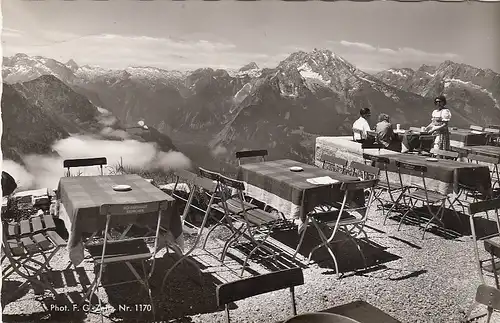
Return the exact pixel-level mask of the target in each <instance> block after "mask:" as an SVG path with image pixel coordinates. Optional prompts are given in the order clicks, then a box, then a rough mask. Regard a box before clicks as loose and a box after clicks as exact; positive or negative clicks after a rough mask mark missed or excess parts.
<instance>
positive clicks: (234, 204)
mask: <svg viewBox="0 0 500 323" xmlns="http://www.w3.org/2000/svg"><path fill="white" fill-rule="evenodd" d="M198 170H199V172H200V176H201V177H204V178H207V179H209V180H212V181H213V182H214V183H217V186H216V193H215V194H216V195H215V198H216V201H217V202H216V203H214V205H213V206H212V209H213V210H216V211H218V212H219V213H221V214H222V215H223V216H222V218H221V219H220V220H219V221H217V223H215V224H214V225H213V226H212V228H210V230H209V231H208V233H207V235H206V237H205V240H204V241H203V247H202V248H203V249H204V250H205V249H206V245H207V242H208V239H209V237H210V234H211V233H212V232H214V231H215V229H216V228H217V227H219V226H220V225H225V226H226V227H227V228H228V229H230V230H231V231H232V232H234V231H235V228H234V227H233V225H232V222H231V221H228V216H227V214H226V212H225V208H224V205H223V204H222V200H223V198H226V199H227V201H226V205H227V206H228V208H230V209H231V210H232V212H235V213H239V212H242V209H241V207H240V205H239V202H238V199H237V198H234V197H232V195H233V192H232V191H229V192H228V191H225V190H227V187H223V186H222V185H220V181H219V180H220V176H221V175H220V174H219V173H216V172H213V171H210V170H207V169H205V168H202V167H199V169H198ZM207 194H209V193H208V192H207ZM228 196H229V198H228ZM245 205H246V207H247V208H248V209H257V208H258V207H257V206H256V205H254V204H252V203H250V202H247V200H246V199H245Z"/></svg>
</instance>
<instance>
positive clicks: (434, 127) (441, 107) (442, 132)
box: [425, 95, 451, 150]
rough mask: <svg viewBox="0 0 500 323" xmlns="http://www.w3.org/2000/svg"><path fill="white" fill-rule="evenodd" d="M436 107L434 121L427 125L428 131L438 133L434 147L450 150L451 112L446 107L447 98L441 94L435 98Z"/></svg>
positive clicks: (433, 113) (433, 114) (433, 115)
mask: <svg viewBox="0 0 500 323" xmlns="http://www.w3.org/2000/svg"><path fill="white" fill-rule="evenodd" d="M434 104H435V105H436V109H435V110H434V111H432V121H431V123H430V124H429V125H428V126H427V127H425V130H426V131H427V132H430V133H432V134H435V135H437V136H436V139H435V141H434V148H435V149H440V150H450V130H449V129H448V122H449V121H450V120H451V112H450V110H448V109H447V108H446V98H445V97H444V96H443V95H440V96H438V97H436V98H435V99H434Z"/></svg>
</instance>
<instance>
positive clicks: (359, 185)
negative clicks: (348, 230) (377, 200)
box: [334, 179, 379, 231]
mask: <svg viewBox="0 0 500 323" xmlns="http://www.w3.org/2000/svg"><path fill="white" fill-rule="evenodd" d="M378 182H379V180H378V179H368V180H362V181H354V182H344V183H342V185H341V186H340V190H342V191H344V198H343V200H342V206H341V207H340V211H339V214H342V213H343V212H344V210H345V209H346V208H347V202H348V201H347V199H348V197H349V196H351V195H352V193H353V192H356V191H365V190H369V191H370V195H369V197H368V202H366V203H365V205H364V206H356V207H354V208H347V209H355V210H356V211H357V212H359V213H360V214H362V219H361V220H363V221H366V219H367V218H368V210H369V209H370V207H371V205H372V202H373V199H374V196H375V191H374V188H375V187H376V186H377V184H378ZM362 210H364V212H362ZM340 218H341V216H339V217H337V223H336V224H335V228H334V230H335V231H336V230H337V229H338V224H339V221H340Z"/></svg>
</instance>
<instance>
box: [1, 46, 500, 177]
mask: <svg viewBox="0 0 500 323" xmlns="http://www.w3.org/2000/svg"><path fill="white" fill-rule="evenodd" d="M3 64H4V65H3V69H2V72H3V79H4V82H5V83H7V84H6V85H4V86H5V88H7V89H9V90H8V91H7V92H5V90H4V97H3V98H2V110H3V109H4V108H7V109H9V108H10V107H12V108H10V109H14V108H15V109H17V110H19V109H24V110H25V112H23V113H25V114H26V115H25V116H24V117H23V118H24V119H22V118H20V117H18V119H16V120H15V122H17V124H21V123H22V122H27V121H23V120H25V119H29V118H28V113H31V114H33V113H35V112H34V111H32V110H36V111H37V112H36V113H38V114H40V113H43V118H44V119H43V120H44V123H40V124H38V125H37V127H39V128H40V132H43V128H44V127H49V126H50V127H52V124H53V123H55V124H57V125H58V127H52V128H50V129H52V130H49V129H48V128H47V134H46V137H44V138H43V140H42V139H40V140H41V141H42V142H46V143H50V140H53V139H56V138H60V137H64V136H67V135H68V134H69V133H75V132H78V133H85V132H88V133H97V132H99V133H101V134H102V122H100V119H101V118H102V113H101V112H99V111H108V113H110V114H111V115H112V116H113V117H115V118H116V119H117V120H118V123H117V125H115V126H116V128H117V129H123V128H124V126H123V125H124V124H136V123H137V121H139V120H144V121H145V123H146V124H147V125H148V126H149V125H151V127H152V128H153V129H155V131H157V137H155V138H148V139H147V140H150V141H161V140H160V138H159V136H161V138H162V140H163V145H165V147H164V148H162V149H174V148H175V149H178V150H180V151H181V152H183V153H185V154H186V155H187V156H188V157H190V158H191V159H192V160H193V161H194V162H195V163H196V164H198V165H204V166H206V167H211V168H215V167H218V168H220V169H224V168H226V167H230V166H228V165H229V164H233V163H234V157H233V156H234V152H235V151H237V150H241V149H257V148H258V149H262V148H265V149H268V150H269V152H270V157H271V158H293V159H297V160H302V161H309V160H310V159H311V158H312V152H313V150H314V140H315V138H316V136H318V135H349V134H350V133H351V130H350V129H351V125H352V122H354V120H355V119H356V118H358V113H359V109H360V108H363V107H368V108H370V109H371V110H372V115H374V116H376V115H378V113H381V112H384V113H387V114H389V115H390V116H391V117H392V121H393V123H399V124H401V126H402V127H407V126H410V125H412V126H419V125H423V124H427V123H428V122H429V118H430V114H431V111H432V109H433V104H432V103H433V97H434V96H435V95H437V94H441V93H443V94H444V95H445V96H446V97H447V99H448V105H449V107H450V109H451V110H452V114H453V119H452V122H451V124H452V126H458V127H468V126H469V125H470V124H479V125H485V124H500V107H499V102H500V75H499V74H498V73H495V72H493V71H491V70H482V69H479V68H475V67H472V66H468V65H465V64H458V63H453V62H451V61H445V62H443V63H442V64H440V65H439V66H427V65H423V66H422V67H421V68H419V69H417V70H413V69H409V68H405V69H389V70H386V71H383V72H380V73H377V74H375V75H372V74H368V73H365V72H363V71H361V70H359V69H358V68H356V67H355V66H354V65H352V64H351V63H349V62H348V61H347V60H345V59H344V58H342V57H340V56H338V55H336V54H334V53H332V52H331V51H329V50H314V51H312V52H308V53H306V52H302V51H301V52H296V53H292V54H291V55H290V56H289V57H287V58H286V59H285V60H283V61H282V62H280V63H279V64H278V66H276V67H275V68H263V69H261V68H259V67H258V66H257V64H255V63H249V64H247V65H245V66H244V67H242V68H241V69H240V70H235V71H227V70H222V69H217V70H214V69H211V68H203V69H198V70H195V71H190V72H179V71H167V70H163V69H159V68H154V67H129V68H126V69H124V70H108V69H103V68H99V67H92V66H79V65H78V64H77V63H76V62H74V61H73V60H70V61H68V62H66V63H61V62H58V61H56V60H54V59H50V58H44V57H39V56H27V55H24V54H17V55H15V56H12V57H7V58H4V63H3ZM9 93H10V94H9ZM21 102H22V103H21ZM21 105H22V108H20V106H21ZM24 110H23V111H24ZM40 111H41V112H40ZM13 115H14V118H15V117H16V113H14V112H13ZM39 117H40V116H37V118H39ZM374 121H375V120H374ZM8 122H11V120H10V119H5V121H4V123H6V124H7V123H8ZM51 122H52V123H51ZM10 131H13V130H12V129H11V130H10ZM16 135H17V136H21V137H22V134H21V133H16ZM4 137H5V135H4ZM36 138H41V137H36ZM5 140H6V141H5V142H4V138H2V146H3V145H4V144H5V145H7V147H8V149H10V150H13V151H19V152H17V153H18V154H19V153H25V152H26V150H29V149H31V148H22V149H21V148H18V147H16V145H17V144H16V143H17V142H18V140H20V139H19V138H18V139H16V140H15V141H12V140H11V139H8V140H10V141H7V139H5ZM23 140H24V138H23ZM30 140H32V139H31V138H30V137H26V138H25V140H24V141H23V142H26V143H29V142H31V141H30ZM20 145H21V146H23V147H24V143H23V144H20ZM48 146H49V147H50V145H48ZM37 149H39V150H40V149H41V148H37ZM45 150H46V149H45ZM4 153H5V152H4Z"/></svg>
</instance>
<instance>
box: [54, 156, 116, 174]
mask: <svg viewBox="0 0 500 323" xmlns="http://www.w3.org/2000/svg"><path fill="white" fill-rule="evenodd" d="M107 164H108V162H107V160H106V157H98V158H82V159H66V160H65V161H64V162H63V167H64V168H66V169H67V172H66V176H67V177H69V176H71V172H70V169H71V168H73V167H89V166H99V168H100V169H101V175H103V168H102V166H103V165H107Z"/></svg>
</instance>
